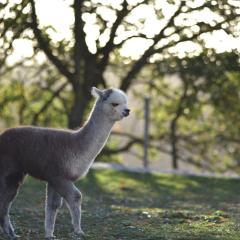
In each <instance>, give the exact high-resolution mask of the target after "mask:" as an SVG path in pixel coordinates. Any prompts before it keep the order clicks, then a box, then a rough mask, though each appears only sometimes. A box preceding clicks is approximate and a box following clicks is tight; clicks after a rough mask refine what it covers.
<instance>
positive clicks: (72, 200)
mask: <svg viewBox="0 0 240 240" xmlns="http://www.w3.org/2000/svg"><path fill="white" fill-rule="evenodd" d="M51 184H52V186H53V188H54V189H55V190H56V191H57V192H58V193H59V194H60V195H61V196H62V197H63V198H64V199H65V200H66V202H67V204H68V207H69V209H70V212H71V216H72V223H73V228H74V232H75V233H77V234H79V235H84V232H83V231H82V229H81V202H82V195H81V192H80V191H79V190H78V189H77V188H76V187H75V185H74V184H73V183H72V182H71V181H68V180H62V179H55V180H54V181H52V182H51Z"/></svg>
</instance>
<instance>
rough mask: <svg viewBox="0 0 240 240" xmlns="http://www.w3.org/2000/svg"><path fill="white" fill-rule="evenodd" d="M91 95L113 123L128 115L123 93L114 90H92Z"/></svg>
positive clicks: (125, 97) (125, 98)
mask: <svg viewBox="0 0 240 240" xmlns="http://www.w3.org/2000/svg"><path fill="white" fill-rule="evenodd" d="M91 93H92V95H93V96H94V97H95V98H97V99H98V100H97V105H98V106H99V107H101V109H102V111H103V112H104V113H105V114H106V115H107V116H108V118H109V119H111V120H113V121H118V120H121V119H122V118H123V117H127V116H128V115H129V112H130V110H129V109H128V107H127V96H126V95H125V93H124V92H123V91H121V90H120V89H116V88H110V89H105V90H100V89H97V88H95V87H93V88H92V91H91Z"/></svg>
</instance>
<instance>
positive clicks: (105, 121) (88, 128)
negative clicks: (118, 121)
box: [81, 106, 114, 138]
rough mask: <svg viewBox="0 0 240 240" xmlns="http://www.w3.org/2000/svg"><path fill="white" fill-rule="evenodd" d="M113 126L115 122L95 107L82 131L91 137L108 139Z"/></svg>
mask: <svg viewBox="0 0 240 240" xmlns="http://www.w3.org/2000/svg"><path fill="white" fill-rule="evenodd" d="M113 124H114V121H111V120H110V119H109V118H108V117H107V116H106V115H105V114H104V113H103V112H102V110H101V109H99V108H98V107H97V106H95V107H94V108H93V110H92V112H91V114H90V116H89V118H88V120H87V122H86V123H85V125H84V126H83V128H82V129H81V131H82V132H86V133H87V135H88V136H89V137H94V138H98V137H99V138H101V137H104V136H106V137H108V135H109V133H110V132H111V129H112V127H113Z"/></svg>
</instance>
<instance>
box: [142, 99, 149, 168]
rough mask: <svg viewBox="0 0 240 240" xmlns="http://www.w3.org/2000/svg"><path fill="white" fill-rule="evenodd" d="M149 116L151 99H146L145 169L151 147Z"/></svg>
mask: <svg viewBox="0 0 240 240" xmlns="http://www.w3.org/2000/svg"><path fill="white" fill-rule="evenodd" d="M149 115H150V98H149V97H145V98H144V144H143V148H144V149H143V150H144V157H143V166H144V168H145V169H147V168H148V165H149V162H148V146H149Z"/></svg>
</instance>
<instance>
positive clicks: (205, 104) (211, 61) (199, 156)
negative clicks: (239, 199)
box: [146, 49, 240, 171]
mask: <svg viewBox="0 0 240 240" xmlns="http://www.w3.org/2000/svg"><path fill="white" fill-rule="evenodd" d="M239 70H240V65H239V54H238V53H236V52H230V53H221V54H217V53H216V52H215V51H213V50H210V49H208V50H207V51H206V52H203V53H202V54H200V55H199V56H196V57H188V56H186V57H185V58H183V59H179V58H178V57H176V58H169V59H168V60H167V61H165V62H164V61H163V62H160V63H159V64H158V65H156V66H155V67H153V70H152V73H151V76H152V77H153V78H152V80H151V81H150V82H149V85H148V87H147V88H146V91H148V92H149V94H150V96H151V97H152V119H151V121H152V125H153V126H152V134H153V136H155V138H156V139H157V138H159V139H160V143H161V144H162V145H166V144H167V145H170V146H172V144H173V143H174V144H175V146H172V148H173V147H175V148H176V149H175V151H176V153H175V154H176V156H175V157H176V158H177V159H179V160H182V161H185V162H188V163H191V164H194V165H196V166H198V167H201V168H203V169H205V170H211V171H216V170H219V171H225V170H226V169H232V170H233V169H234V170H235V171H237V170H238V167H239V163H238V161H237V160H236V159H239V143H240V141H239V127H238V125H239V116H240V112H239V104H238V102H239V100H240V99H239V91H240V88H239V87H240V85H239ZM159 96H160V97H159ZM159 106H161V107H159ZM173 124H175V125H176V126H175V128H174V129H173V128H172V126H173ZM173 130H174V131H175V132H174V135H173V134H172V131H173ZM161 136H164V137H161ZM173 137H174V138H175V139H174V140H175V141H174V142H172V138H173ZM168 153H169V154H170V155H171V154H173V152H172V149H171V150H169V152H168ZM174 160H176V159H173V161H174Z"/></svg>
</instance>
